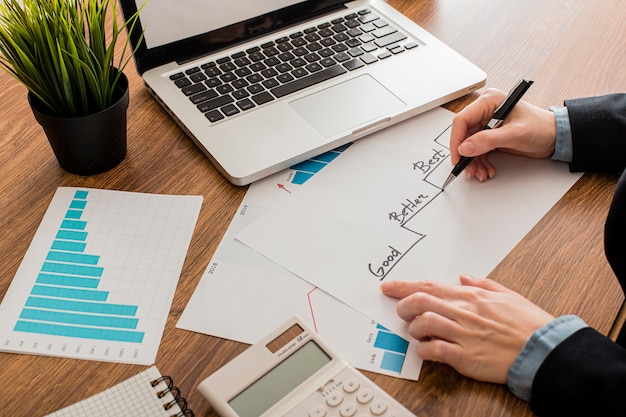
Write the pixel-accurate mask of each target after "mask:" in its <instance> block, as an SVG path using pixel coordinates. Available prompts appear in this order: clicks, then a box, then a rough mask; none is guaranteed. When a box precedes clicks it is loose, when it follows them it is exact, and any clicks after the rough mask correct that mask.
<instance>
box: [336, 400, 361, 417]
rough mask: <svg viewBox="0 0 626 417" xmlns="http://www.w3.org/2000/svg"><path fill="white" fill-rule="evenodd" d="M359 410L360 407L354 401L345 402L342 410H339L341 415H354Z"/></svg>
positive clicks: (347, 416)
mask: <svg viewBox="0 0 626 417" xmlns="http://www.w3.org/2000/svg"><path fill="white" fill-rule="evenodd" d="M357 411H359V410H358V407H357V406H356V404H354V403H347V404H344V405H343V406H342V407H341V410H339V415H340V416H341V417H353V416H354V415H355V414H356V412H357Z"/></svg>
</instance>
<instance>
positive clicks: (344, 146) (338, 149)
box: [333, 142, 352, 153]
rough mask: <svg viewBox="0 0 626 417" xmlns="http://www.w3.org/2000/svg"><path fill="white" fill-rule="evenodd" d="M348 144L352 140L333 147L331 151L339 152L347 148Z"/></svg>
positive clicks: (350, 143)
mask: <svg viewBox="0 0 626 417" xmlns="http://www.w3.org/2000/svg"><path fill="white" fill-rule="evenodd" d="M350 145H352V142H349V143H346V144H345V145H342V146H339V147H337V148H335V149H333V151H335V152H340V153H341V152H343V151H345V150H346V149H348V148H349V147H350Z"/></svg>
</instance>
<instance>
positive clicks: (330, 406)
mask: <svg viewBox="0 0 626 417" xmlns="http://www.w3.org/2000/svg"><path fill="white" fill-rule="evenodd" d="M198 391H200V393H201V394H202V395H203V396H204V397H205V398H206V399H207V400H208V401H209V403H210V404H211V406H212V407H213V409H214V410H215V411H216V412H217V413H218V414H219V415H220V416H222V417H270V416H271V417H283V416H284V417H326V416H328V417H372V416H375V417H409V416H412V417H415V416H414V414H413V413H411V412H410V411H409V410H407V409H406V408H405V407H404V406H402V404H400V403H399V402H398V401H396V400H395V399H394V398H392V397H391V396H390V395H389V394H387V393H386V392H385V391H383V390H382V389H381V388H380V387H379V386H378V385H376V384H374V382H372V381H371V380H370V379H368V378H367V377H366V376H365V375H363V374H362V373H361V372H359V371H357V370H356V369H355V368H353V367H352V366H351V365H350V364H348V363H347V362H346V361H344V360H343V359H341V358H340V357H339V356H337V354H335V353H334V352H333V351H332V350H330V349H329V348H328V346H326V344H325V343H324V342H323V341H321V340H320V338H319V337H318V336H317V334H316V333H315V332H313V331H312V330H311V329H310V328H309V327H308V326H307V325H306V324H305V323H304V322H303V321H302V319H300V318H299V317H297V316H295V317H293V318H291V319H290V320H288V321H287V322H285V323H284V324H283V325H282V326H280V327H279V328H277V329H276V330H274V331H273V332H271V333H270V334H268V335H267V336H265V337H264V338H263V339H262V340H260V341H259V342H257V343H255V344H254V345H252V346H251V347H249V348H248V349H246V350H245V351H244V352H242V353H241V354H240V355H239V356H237V357H236V358H235V359H233V360H232V361H231V362H229V363H227V364H226V365H224V366H223V367H222V368H220V369H219V370H217V371H216V372H215V373H214V374H213V375H211V376H209V377H208V378H207V379H205V380H204V381H202V382H201V383H200V385H199V386H198Z"/></svg>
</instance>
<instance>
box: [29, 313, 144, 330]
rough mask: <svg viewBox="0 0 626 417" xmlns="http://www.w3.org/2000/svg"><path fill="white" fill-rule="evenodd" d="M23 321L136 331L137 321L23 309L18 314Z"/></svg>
mask: <svg viewBox="0 0 626 417" xmlns="http://www.w3.org/2000/svg"><path fill="white" fill-rule="evenodd" d="M20 318H21V319H24V320H37V321H43V322H47V323H62V324H75V325H77V326H94V327H114V328H116V329H132V330H134V329H136V328H137V324H138V323H139V320H137V319H134V318H126V317H112V316H98V315H93V314H75V313H63V312H60V311H48V310H35V309H31V308H25V309H23V310H22V314H20Z"/></svg>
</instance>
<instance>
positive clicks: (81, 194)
mask: <svg viewBox="0 0 626 417" xmlns="http://www.w3.org/2000/svg"><path fill="white" fill-rule="evenodd" d="M87 194H89V191H84V190H78V191H76V192H75V193H74V198H76V199H78V200H85V199H86V198H87Z"/></svg>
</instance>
